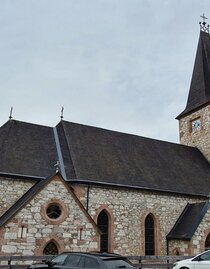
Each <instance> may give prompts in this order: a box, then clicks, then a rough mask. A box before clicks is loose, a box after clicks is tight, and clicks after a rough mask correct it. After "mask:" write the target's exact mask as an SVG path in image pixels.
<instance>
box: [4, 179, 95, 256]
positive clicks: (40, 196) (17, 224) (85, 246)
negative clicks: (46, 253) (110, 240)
mask: <svg viewBox="0 0 210 269" xmlns="http://www.w3.org/2000/svg"><path fill="white" fill-rule="evenodd" d="M52 203H57V204H59V205H60V207H61V208H62V214H61V216H60V217H59V218H58V219H55V220H54V219H50V218H49V217H48V216H47V214H46V209H47V207H48V206H49V205H50V204H52ZM0 238H1V252H0V253H1V254H2V255H3V254H5V255H8V254H18V255H42V254H43V250H44V248H45V246H46V244H47V243H49V242H51V241H53V242H54V243H55V244H56V246H57V248H58V250H59V252H62V251H64V250H65V251H68V250H71V251H87V250H89V251H91V250H92V251H94V250H98V242H99V232H98V230H97V227H96V225H94V223H93V222H92V221H91V218H90V217H89V216H88V214H87V213H86V212H85V210H84V209H83V208H82V205H81V204H80V202H79V201H78V200H77V199H75V197H74V195H73V194H72V193H71V191H70V190H69V189H68V188H67V187H66V184H65V183H64V182H63V181H62V180H60V178H59V177H58V176H55V178H54V179H53V180H52V181H51V182H50V183H49V184H48V185H47V186H45V188H43V189H42V190H41V191H40V192H39V193H37V194H36V195H35V196H34V197H33V198H32V199H31V200H30V202H29V203H28V204H26V205H25V206H24V207H23V208H21V209H20V210H19V212H18V213H17V214H16V215H15V216H13V217H12V218H11V219H10V221H9V222H8V223H6V224H5V225H4V227H2V228H1V230H0Z"/></svg>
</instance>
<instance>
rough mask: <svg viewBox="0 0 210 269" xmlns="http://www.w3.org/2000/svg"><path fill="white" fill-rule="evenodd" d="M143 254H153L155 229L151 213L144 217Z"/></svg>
mask: <svg viewBox="0 0 210 269" xmlns="http://www.w3.org/2000/svg"><path fill="white" fill-rule="evenodd" d="M145 255H155V229H154V219H153V216H152V214H149V215H148V216H147V217H146V219H145Z"/></svg>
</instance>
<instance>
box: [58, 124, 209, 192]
mask: <svg viewBox="0 0 210 269" xmlns="http://www.w3.org/2000/svg"><path fill="white" fill-rule="evenodd" d="M61 125H62V128H61ZM57 128H58V133H59V130H60V129H61V130H62V132H63V133H62V136H63V138H62V139H63V140H64V142H65V143H64V142H63V143H61V151H62V152H63V153H64V155H65V156H66V157H65V158H64V164H65V167H66V168H67V169H66V174H67V179H69V180H73V179H75V180H76V181H85V182H95V183H99V184H100V183H104V184H112V185H115V186H128V187H134V188H142V189H146V190H159V191H166V192H175V193H184V194H193V195H208V193H209V190H210V164H209V162H208V161H207V160H206V159H205V158H204V156H203V155H202V154H201V152H200V151H199V150H198V149H196V148H193V147H188V146H184V145H179V144H175V143H169V142H163V141H159V140H155V139H149V138H145V137H141V136H137V135H130V134H125V133H120V132H115V131H110V130H105V129H101V128H96V127H91V126H86V125H81V124H76V123H70V122H66V121H62V122H60V123H59V125H58V126H57ZM59 137H61V135H59ZM72 176H73V177H72ZM174 182H176V184H174Z"/></svg>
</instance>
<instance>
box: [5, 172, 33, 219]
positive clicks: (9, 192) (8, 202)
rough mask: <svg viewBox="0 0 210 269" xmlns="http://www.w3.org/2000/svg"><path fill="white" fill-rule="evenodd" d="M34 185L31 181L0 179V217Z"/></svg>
mask: <svg viewBox="0 0 210 269" xmlns="http://www.w3.org/2000/svg"><path fill="white" fill-rule="evenodd" d="M34 184H35V182H34V181H32V180H31V181H30V180H23V179H12V178H4V177H0V216H1V215H2V214H3V213H4V212H5V211H6V210H7V209H8V208H9V207H11V206H12V205H13V204H14V203H15V202H16V201H17V200H18V199H19V198H20V197H21V196H22V195H23V194H24V193H25V192H26V191H27V190H29V189H30V188H31V187H32V186H33V185H34Z"/></svg>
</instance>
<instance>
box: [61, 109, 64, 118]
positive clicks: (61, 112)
mask: <svg viewBox="0 0 210 269" xmlns="http://www.w3.org/2000/svg"><path fill="white" fill-rule="evenodd" d="M63 111H64V107H63V106H62V108H61V120H62V119H63Z"/></svg>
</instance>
